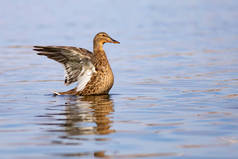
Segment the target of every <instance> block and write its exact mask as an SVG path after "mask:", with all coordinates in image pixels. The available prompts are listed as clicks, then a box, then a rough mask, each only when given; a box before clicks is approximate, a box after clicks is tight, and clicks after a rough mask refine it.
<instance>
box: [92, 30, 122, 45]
mask: <svg viewBox="0 0 238 159" xmlns="http://www.w3.org/2000/svg"><path fill="white" fill-rule="evenodd" d="M94 43H99V44H104V43H114V44H120V42H119V41H116V40H114V39H113V38H111V37H110V36H109V35H108V34H107V33H105V32H100V33H97V35H96V36H95V37H94Z"/></svg>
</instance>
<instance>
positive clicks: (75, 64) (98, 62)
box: [34, 32, 119, 95]
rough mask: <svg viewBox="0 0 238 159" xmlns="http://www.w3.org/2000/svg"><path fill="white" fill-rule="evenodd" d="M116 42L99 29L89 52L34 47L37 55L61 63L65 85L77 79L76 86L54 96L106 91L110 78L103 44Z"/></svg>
mask: <svg viewBox="0 0 238 159" xmlns="http://www.w3.org/2000/svg"><path fill="white" fill-rule="evenodd" d="M107 42H108V43H119V42H118V41H116V40H114V39H112V38H111V37H109V36H108V35H107V34H106V33H104V32H100V33H98V34H97V35H96V36H95V37H94V41H93V53H92V52H90V51H88V50H86V49H83V48H76V47H68V46H34V50H35V51H38V52H39V53H38V55H44V56H47V57H48V58H50V59H53V60H56V61H58V62H59V63H61V64H63V65H64V67H65V70H66V75H65V84H66V85H69V84H71V83H73V82H76V81H77V82H78V86H77V87H75V88H74V89H71V90H69V91H66V92H55V94H56V95H101V94H108V92H109V91H110V89H111V88H112V85H113V82H114V77H113V73H112V70H111V67H110V65H109V62H108V59H107V56H106V54H105V52H104V50H103V44H104V43H107Z"/></svg>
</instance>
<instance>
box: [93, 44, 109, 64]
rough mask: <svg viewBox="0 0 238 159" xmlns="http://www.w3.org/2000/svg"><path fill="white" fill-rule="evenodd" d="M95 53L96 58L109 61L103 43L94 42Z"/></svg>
mask: <svg viewBox="0 0 238 159" xmlns="http://www.w3.org/2000/svg"><path fill="white" fill-rule="evenodd" d="M93 53H94V56H95V57H97V58H100V59H103V60H105V59H106V60H107V56H106V54H105V52H104V49H103V43H101V42H98V41H94V42H93Z"/></svg>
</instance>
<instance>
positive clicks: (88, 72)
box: [77, 64, 96, 91]
mask: <svg viewBox="0 0 238 159" xmlns="http://www.w3.org/2000/svg"><path fill="white" fill-rule="evenodd" d="M93 73H96V71H95V67H94V66H93V65H92V64H89V66H88V67H83V69H82V71H81V73H80V74H79V76H78V86H77V91H82V90H83V89H84V88H85V86H86V85H87V83H88V82H89V81H90V79H91V77H92V75H93Z"/></svg>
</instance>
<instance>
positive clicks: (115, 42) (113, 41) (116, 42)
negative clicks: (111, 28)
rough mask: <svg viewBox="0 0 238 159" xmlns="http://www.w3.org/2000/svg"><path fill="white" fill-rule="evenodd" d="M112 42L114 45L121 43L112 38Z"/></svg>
mask: <svg viewBox="0 0 238 159" xmlns="http://www.w3.org/2000/svg"><path fill="white" fill-rule="evenodd" d="M111 40H112V43H114V44H120V42H119V41H116V40H114V39H112V38H111Z"/></svg>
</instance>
